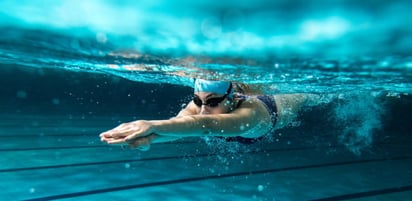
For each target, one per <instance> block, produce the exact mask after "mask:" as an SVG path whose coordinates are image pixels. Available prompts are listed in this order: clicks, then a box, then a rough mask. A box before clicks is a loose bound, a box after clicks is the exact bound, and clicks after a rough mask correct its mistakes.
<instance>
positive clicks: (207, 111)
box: [200, 105, 210, 114]
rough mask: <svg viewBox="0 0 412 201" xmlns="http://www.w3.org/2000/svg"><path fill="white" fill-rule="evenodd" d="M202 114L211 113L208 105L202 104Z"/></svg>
mask: <svg viewBox="0 0 412 201" xmlns="http://www.w3.org/2000/svg"><path fill="white" fill-rule="evenodd" d="M200 114H210V112H209V110H208V107H206V106H204V105H202V107H201V108H200Z"/></svg>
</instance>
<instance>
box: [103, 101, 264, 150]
mask: <svg viewBox="0 0 412 201" xmlns="http://www.w3.org/2000/svg"><path fill="white" fill-rule="evenodd" d="M270 127H271V121H270V115H269V114H268V112H267V111H266V108H265V107H264V106H263V105H262V104H261V103H259V102H257V101H256V100H251V101H245V102H244V103H243V104H242V107H241V108H238V109H236V110H235V111H233V112H231V113H228V114H213V115H212V114H209V115H187V116H180V117H176V118H172V119H168V120H153V121H145V120H139V121H134V122H130V123H126V124H122V125H120V126H118V127H116V128H114V129H112V130H109V131H107V132H104V133H102V134H101V135H100V136H101V138H102V140H103V141H106V142H107V143H109V144H117V143H125V142H131V141H134V140H135V139H138V138H141V137H145V136H148V135H150V134H153V133H155V134H157V135H159V136H171V137H173V136H174V137H188V136H225V137H228V136H245V137H256V136H260V135H263V134H264V133H266V132H267V131H268V130H269V129H270Z"/></svg>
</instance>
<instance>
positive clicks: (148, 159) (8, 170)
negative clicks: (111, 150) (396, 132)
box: [0, 147, 318, 173]
mask: <svg viewBox="0 0 412 201" xmlns="http://www.w3.org/2000/svg"><path fill="white" fill-rule="evenodd" d="M314 148H318V147H303V148H302V147H299V148H289V149H265V150H259V151H250V152H241V154H260V153H270V152H280V151H296V150H309V149H314ZM217 155H219V154H217V153H212V154H210V153H207V154H196V155H180V156H165V157H153V158H141V159H133V160H117V161H101V162H91V163H73V164H61V165H47V166H36V167H24V168H9V169H0V173H4V172H18V171H31V170H42V169H57V168H69V167H80V166H92V165H107V164H116V163H134V162H142V161H155V160H172V159H183V158H191V157H193V158H200V157H210V156H217Z"/></svg>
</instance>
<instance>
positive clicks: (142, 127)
mask: <svg viewBox="0 0 412 201" xmlns="http://www.w3.org/2000/svg"><path fill="white" fill-rule="evenodd" d="M152 133H154V126H153V125H152V123H151V122H150V121H144V120H138V121H133V122H129V123H124V124H120V125H119V126H117V127H116V128H113V129H111V130H108V131H106V132H103V133H101V134H100V140H101V141H102V142H106V143H108V144H129V146H131V147H139V146H140V145H143V144H149V145H150V143H151V141H152V140H153V138H154V137H155V135H153V137H146V136H149V135H150V134H152Z"/></svg>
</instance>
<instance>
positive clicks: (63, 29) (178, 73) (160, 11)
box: [0, 0, 412, 200]
mask: <svg viewBox="0 0 412 201" xmlns="http://www.w3.org/2000/svg"><path fill="white" fill-rule="evenodd" d="M411 6H412V5H411V2H410V1H391V2H386V1H376V2H373V3H371V2H358V1H326V0H325V1H323V0H322V1H309V2H307V1H263V0H262V1H260V0H258V1H246V0H241V1H239V0H238V1H225V2H219V3H216V2H214V3H212V2H210V1H196V2H192V1H184V0H178V1H141V2H140V3H137V2H136V1H86V2H84V1H19V2H15V1H7V0H6V1H1V2H0V33H1V34H0V67H1V69H0V78H1V79H0V85H1V86H2V87H1V88H0V94H1V98H0V103H1V104H0V105H1V106H0V111H1V113H0V119H1V121H0V139H1V140H2V141H3V143H2V145H1V146H0V152H1V158H0V164H1V167H0V175H1V177H2V181H0V186H2V189H3V191H2V192H1V193H0V198H2V199H4V200H169V199H170V200H342V199H351V200H406V198H409V197H410V196H411V189H412V183H411V181H412V174H411V172H410V169H411V168H412V167H411V164H412V163H411V160H412V158H411V152H410V149H409V147H410V145H411V143H412V141H411V140H410V134H409V133H410V131H411V129H412V128H411V126H410V122H411V118H410V117H409V114H410V112H412V96H411V92H412V91H411V89H412V56H411V54H410V53H411V52H412V40H411V37H410V35H411V33H412V29H411V26H410V25H409V24H410V22H409V20H408V19H410V18H411V16H410V12H409V11H408V8H410V7H411ZM194 78H213V79H222V80H231V81H237V82H243V83H247V84H250V85H251V86H252V87H253V88H256V89H259V90H260V92H261V93H265V94H278V93H315V94H319V95H321V96H322V97H323V99H322V100H321V101H320V102H319V104H318V105H317V106H315V107H314V108H308V109H306V110H304V111H303V112H302V113H300V114H299V116H298V119H297V120H296V121H294V122H293V124H292V125H291V126H290V127H287V128H285V129H281V130H278V131H277V132H276V133H273V135H271V137H270V138H268V139H267V140H266V141H264V142H260V143H257V144H253V145H248V146H246V145H242V144H238V143H235V142H230V143H229V142H222V141H221V140H219V139H214V138H187V139H183V140H179V141H176V142H170V143H163V144H155V145H153V146H152V148H151V150H150V151H148V152H140V151H137V150H129V149H126V150H123V149H122V148H120V147H117V146H114V147H110V146H107V145H105V144H103V143H101V142H100V141H99V139H98V134H99V133H100V132H102V131H105V130H107V129H110V128H112V127H114V126H116V125H118V124H119V123H122V122H128V121H132V120H136V119H165V118H170V117H171V116H173V115H175V114H176V113H177V112H178V111H179V110H180V109H181V107H183V106H184V105H185V104H186V103H187V102H188V101H189V100H190V98H191V95H192V93H193V91H192V88H191V86H192V83H193V80H194ZM330 97H334V98H333V99H332V98H330ZM336 97H338V98H336Z"/></svg>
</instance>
